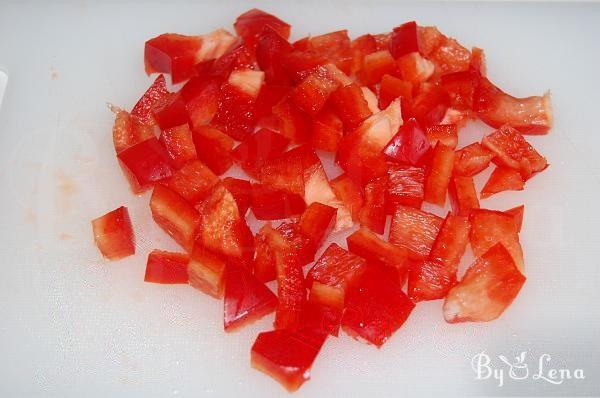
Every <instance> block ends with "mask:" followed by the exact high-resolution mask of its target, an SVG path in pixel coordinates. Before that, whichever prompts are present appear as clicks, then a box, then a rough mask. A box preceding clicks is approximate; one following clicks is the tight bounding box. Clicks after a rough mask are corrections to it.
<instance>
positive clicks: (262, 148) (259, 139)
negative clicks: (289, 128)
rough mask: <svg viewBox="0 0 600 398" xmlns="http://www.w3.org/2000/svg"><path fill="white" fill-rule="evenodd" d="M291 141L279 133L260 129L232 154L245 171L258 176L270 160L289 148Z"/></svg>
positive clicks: (247, 137)
mask: <svg viewBox="0 0 600 398" xmlns="http://www.w3.org/2000/svg"><path fill="white" fill-rule="evenodd" d="M288 143H289V140H288V139H287V138H285V137H284V136H282V135H281V134H279V133H276V132H274V131H271V130H268V129H260V130H258V131H257V132H256V133H254V134H251V135H248V136H246V138H245V139H244V141H242V142H241V143H240V144H239V145H238V146H237V147H235V149H234V150H233V152H232V156H233V158H234V159H235V160H236V161H237V162H239V163H240V164H241V166H242V168H243V169H244V170H249V171H250V174H256V173H257V172H258V170H260V168H261V167H262V165H263V164H264V163H265V161H267V160H268V159H272V158H274V157H277V156H278V155H281V154H282V153H283V152H284V151H285V149H286V148H287V146H288Z"/></svg>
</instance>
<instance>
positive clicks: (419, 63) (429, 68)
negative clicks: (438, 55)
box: [396, 52, 435, 87]
mask: <svg viewBox="0 0 600 398" xmlns="http://www.w3.org/2000/svg"><path fill="white" fill-rule="evenodd" d="M396 68H397V69H398V72H399V73H400V76H402V79H403V80H405V81H408V82H411V83H412V85H413V87H419V85H420V84H421V83H423V82H426V81H427V80H429V78H430V77H431V76H432V75H433V72H434V71H435V65H434V64H433V62H431V61H429V60H428V59H427V58H423V56H421V54H419V53H418V52H412V53H409V54H405V55H403V56H401V57H399V58H396Z"/></svg>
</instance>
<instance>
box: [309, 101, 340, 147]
mask: <svg viewBox="0 0 600 398" xmlns="http://www.w3.org/2000/svg"><path fill="white" fill-rule="evenodd" d="M343 136H344V123H342V120H341V119H340V118H339V117H338V116H337V115H336V114H335V113H334V112H333V111H331V110H330V109H328V108H325V109H323V110H322V111H321V112H320V113H319V114H318V115H317V116H316V117H315V119H314V120H313V127H312V135H311V137H310V143H311V145H312V146H313V147H314V148H315V149H321V150H323V151H327V152H334V153H335V152H337V149H338V146H339V144H340V140H341V139H342V137H343Z"/></svg>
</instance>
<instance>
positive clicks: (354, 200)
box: [331, 174, 364, 221]
mask: <svg viewBox="0 0 600 398" xmlns="http://www.w3.org/2000/svg"><path fill="white" fill-rule="evenodd" d="M331 188H332V189H333V192H334V193H335V196H336V197H337V198H338V199H339V200H341V201H342V202H343V203H344V205H345V206H346V208H347V209H348V211H349V212H350V214H351V216H352V220H354V221H357V220H358V214H359V211H360V209H361V208H362V206H363V203H364V197H363V192H362V189H361V187H360V186H359V185H357V184H356V183H355V182H354V181H353V180H352V179H351V178H350V177H348V176H347V175H346V174H341V175H339V176H338V177H336V178H334V179H333V180H331Z"/></svg>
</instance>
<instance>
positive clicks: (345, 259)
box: [306, 243, 367, 308]
mask: <svg viewBox="0 0 600 398" xmlns="http://www.w3.org/2000/svg"><path fill="white" fill-rule="evenodd" d="M366 267H367V262H366V261H365V259H364V258H362V257H359V256H357V255H355V254H352V253H349V252H348V251H346V250H344V249H342V248H341V247H339V246H338V245H336V244H335V243H332V244H331V245H329V247H327V249H326V250H325V252H324V253H323V254H322V255H321V257H320V258H319V259H318V260H317V262H316V263H315V265H314V266H313V267H312V268H311V269H310V271H308V274H307V275H306V283H307V286H312V287H313V288H314V286H315V284H319V285H321V286H319V287H318V288H317V289H320V291H321V293H322V294H319V295H318V299H319V301H320V302H322V303H324V304H326V305H329V306H331V307H335V308H343V306H344V297H345V294H346V292H347V290H348V289H350V288H351V287H352V285H353V283H354V282H355V281H356V280H357V278H359V277H360V275H361V274H362V273H363V272H364V271H365V270H366ZM311 294H313V293H312V290H311Z"/></svg>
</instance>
